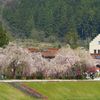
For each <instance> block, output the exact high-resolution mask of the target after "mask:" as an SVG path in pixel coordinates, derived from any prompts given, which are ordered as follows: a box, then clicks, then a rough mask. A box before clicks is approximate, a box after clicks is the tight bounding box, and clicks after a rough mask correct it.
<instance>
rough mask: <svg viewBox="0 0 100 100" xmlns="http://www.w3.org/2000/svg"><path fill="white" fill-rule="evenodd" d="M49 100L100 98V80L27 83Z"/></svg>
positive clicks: (89, 99)
mask: <svg viewBox="0 0 100 100" xmlns="http://www.w3.org/2000/svg"><path fill="white" fill-rule="evenodd" d="M25 84H26V85H27V86H29V87H31V88H34V89H36V90H37V91H38V92H40V93H41V94H43V95H44V96H47V97H48V99H49V100H100V82H60V83H57V82H55V83H54V82H50V83H48V82H46V83H25Z"/></svg>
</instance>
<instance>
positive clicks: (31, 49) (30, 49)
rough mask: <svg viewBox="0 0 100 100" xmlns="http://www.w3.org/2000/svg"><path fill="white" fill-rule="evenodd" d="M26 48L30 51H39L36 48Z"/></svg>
mask: <svg viewBox="0 0 100 100" xmlns="http://www.w3.org/2000/svg"><path fill="white" fill-rule="evenodd" d="M28 50H29V51H30V52H39V50H38V49H36V48H28Z"/></svg>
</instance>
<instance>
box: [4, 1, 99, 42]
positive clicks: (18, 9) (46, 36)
mask: <svg viewBox="0 0 100 100" xmlns="http://www.w3.org/2000/svg"><path fill="white" fill-rule="evenodd" d="M3 17H4V19H5V21H6V22H7V23H8V25H9V26H10V28H11V30H12V31H13V32H14V33H15V35H17V36H21V37H24V36H25V37H30V35H31V34H32V32H33V31H34V30H36V31H39V32H41V31H42V32H43V34H42V35H43V39H39V38H38V37H39V35H40V34H38V33H37V34H38V35H37V36H36V39H37V40H38V41H46V40H48V41H49V42H51V41H56V40H57V41H60V42H65V40H66V39H64V38H65V37H66V36H69V34H70V32H72V34H76V36H75V37H77V36H78V37H79V38H77V39H80V40H86V39H87V38H90V39H91V38H93V37H94V36H96V35H97V34H98V33H100V0H92V1H91V0H70V1H69V0H38V1H36V0H20V1H18V0H13V1H12V2H10V3H7V4H6V6H5V9H4V11H3ZM76 42H77V41H76Z"/></svg>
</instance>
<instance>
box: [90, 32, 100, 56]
mask: <svg viewBox="0 0 100 100" xmlns="http://www.w3.org/2000/svg"><path fill="white" fill-rule="evenodd" d="M89 52H90V54H97V55H98V54H100V34H99V35H97V36H96V37H95V38H94V39H93V40H92V41H91V42H90V44H89Z"/></svg>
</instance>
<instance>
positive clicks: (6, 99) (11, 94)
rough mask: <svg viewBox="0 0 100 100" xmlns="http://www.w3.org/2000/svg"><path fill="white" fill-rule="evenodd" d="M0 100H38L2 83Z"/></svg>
mask: <svg viewBox="0 0 100 100" xmlns="http://www.w3.org/2000/svg"><path fill="white" fill-rule="evenodd" d="M0 100H36V99H34V98H32V97H30V96H27V95H25V94H24V93H22V92H21V91H19V90H17V89H15V88H13V87H12V86H10V85H9V84H5V83H0Z"/></svg>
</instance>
